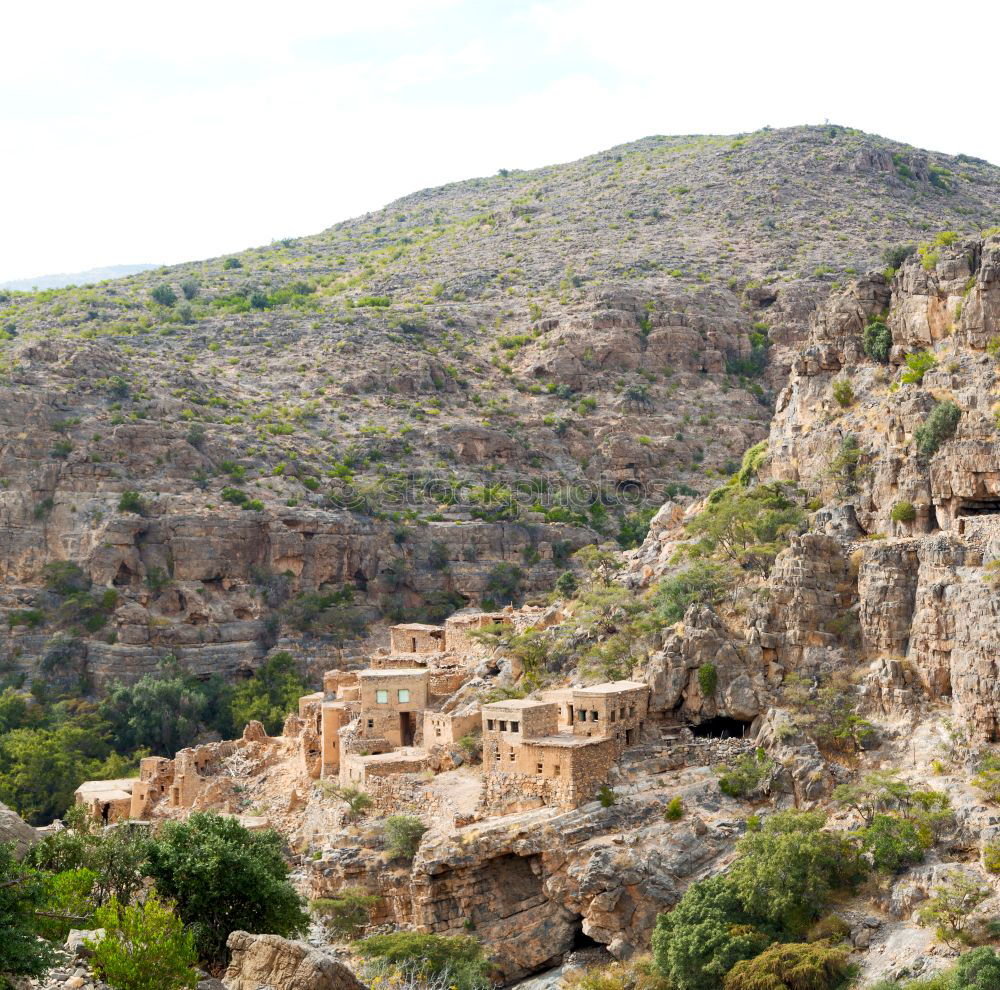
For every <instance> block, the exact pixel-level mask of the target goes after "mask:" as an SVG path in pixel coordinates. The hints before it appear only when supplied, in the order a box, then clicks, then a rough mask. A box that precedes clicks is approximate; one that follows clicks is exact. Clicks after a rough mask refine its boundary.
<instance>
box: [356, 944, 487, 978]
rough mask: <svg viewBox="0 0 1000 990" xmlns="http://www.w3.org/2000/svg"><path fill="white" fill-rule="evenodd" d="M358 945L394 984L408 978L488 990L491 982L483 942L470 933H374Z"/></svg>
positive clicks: (374, 967) (372, 965)
mask: <svg viewBox="0 0 1000 990" xmlns="http://www.w3.org/2000/svg"><path fill="white" fill-rule="evenodd" d="M355 948H356V950H357V952H358V954H359V955H360V956H361V957H362V958H363V959H366V960H368V961H369V967H368V968H369V969H370V970H373V971H374V972H373V975H385V976H386V977H388V981H389V985H391V986H394V985H396V982H395V981H402V980H403V979H407V978H408V979H410V980H414V981H419V982H420V983H424V982H425V981H426V983H440V984H441V985H444V986H448V987H451V988H453V990H486V987H488V986H489V985H490V983H489V979H488V975H489V971H490V965H489V963H488V962H487V961H486V958H485V956H484V955H483V950H482V947H481V946H480V944H479V943H478V942H477V941H476V940H475V939H474V938H472V937H471V936H469V935H421V934H419V933H417V932H393V933H392V934H390V935H371V936H369V937H368V938H366V939H362V940H361V941H360V942H358V943H356V945H355ZM394 978H395V981H394Z"/></svg>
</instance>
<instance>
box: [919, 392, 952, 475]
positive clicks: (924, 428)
mask: <svg viewBox="0 0 1000 990" xmlns="http://www.w3.org/2000/svg"><path fill="white" fill-rule="evenodd" d="M961 418H962V410H961V409H959V408H958V406H956V405H955V403H954V402H952V401H951V400H950V399H945V400H944V401H943V402H939V403H937V405H935V406H934V408H933V409H932V410H931V411H930V412H929V413H928V414H927V419H925V420H924V422H923V423H922V424H921V425H920V426H918V427H917V428H916V429H915V430H914V431H913V439H914V440H916V442H917V453H918V454H919V455H920V457H921V458H923V459H924V460H928V459H929V458H931V457H933V456H934V454H935V453H937V449H938V447H940V446H941V444H943V443H944V442H945V441H947V440H950V439H951V438H952V437H953V436H954V435H955V430H956V429H957V428H958V421H959V420H960V419H961Z"/></svg>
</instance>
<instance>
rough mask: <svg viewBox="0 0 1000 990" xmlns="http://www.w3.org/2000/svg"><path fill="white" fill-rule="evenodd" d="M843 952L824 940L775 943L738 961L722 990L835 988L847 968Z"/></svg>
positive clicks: (847, 971) (841, 980)
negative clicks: (750, 956)
mask: <svg viewBox="0 0 1000 990" xmlns="http://www.w3.org/2000/svg"><path fill="white" fill-rule="evenodd" d="M847 955H848V954H847V951H846V950H844V949H838V948H835V947H834V946H832V945H830V944H829V943H827V942H798V943H792V944H790V945H781V944H775V945H772V946H771V947H770V948H769V949H765V950H764V951H763V952H762V953H761V954H760V955H759V956H757V957H756V958H754V959H744V960H742V961H740V962H738V963H737V964H736V965H735V966H734V967H733V968H732V970H730V972H729V975H728V976H727V977H726V980H725V982H724V983H723V987H724V988H725V990H835V988H836V987H839V986H841V984H842V983H843V982H844V980H845V979H846V977H847V975H848V973H849V971H850V967H849V965H848V962H847Z"/></svg>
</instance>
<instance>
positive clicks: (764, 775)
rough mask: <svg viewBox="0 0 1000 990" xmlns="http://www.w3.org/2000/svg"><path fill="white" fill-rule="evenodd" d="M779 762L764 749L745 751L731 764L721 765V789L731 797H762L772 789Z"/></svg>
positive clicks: (719, 771)
mask: <svg viewBox="0 0 1000 990" xmlns="http://www.w3.org/2000/svg"><path fill="white" fill-rule="evenodd" d="M776 769H777V764H776V763H775V762H774V760H772V759H771V758H770V757H769V756H768V755H767V754H766V753H765V752H764V750H762V749H757V750H756V751H754V752H753V753H744V754H743V755H742V756H741V757H739V758H738V759H737V760H736V762H735V763H734V764H732V765H731V766H725V767H720V768H718V769H717V770H716V772H717V773H718V774H719V790H721V791H722V793H723V794H728V795H729V797H735V798H750V797H760V796H762V795H764V794H766V793H767V792H768V791H769V790H770V789H771V778H772V777H773V776H774V773H775V770H776Z"/></svg>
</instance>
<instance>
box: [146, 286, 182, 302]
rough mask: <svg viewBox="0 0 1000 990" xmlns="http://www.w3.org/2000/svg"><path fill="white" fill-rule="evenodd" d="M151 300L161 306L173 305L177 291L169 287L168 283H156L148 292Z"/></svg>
mask: <svg viewBox="0 0 1000 990" xmlns="http://www.w3.org/2000/svg"><path fill="white" fill-rule="evenodd" d="M150 296H151V297H152V300H153V302H155V303H159V304H160V305H161V306H168V307H169V306H173V304H174V303H175V302H177V293H176V292H174V290H173V289H171V288H170V286H169V285H158V286H157V287H156V288H155V289H153V291H152V292H151V293H150Z"/></svg>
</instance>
